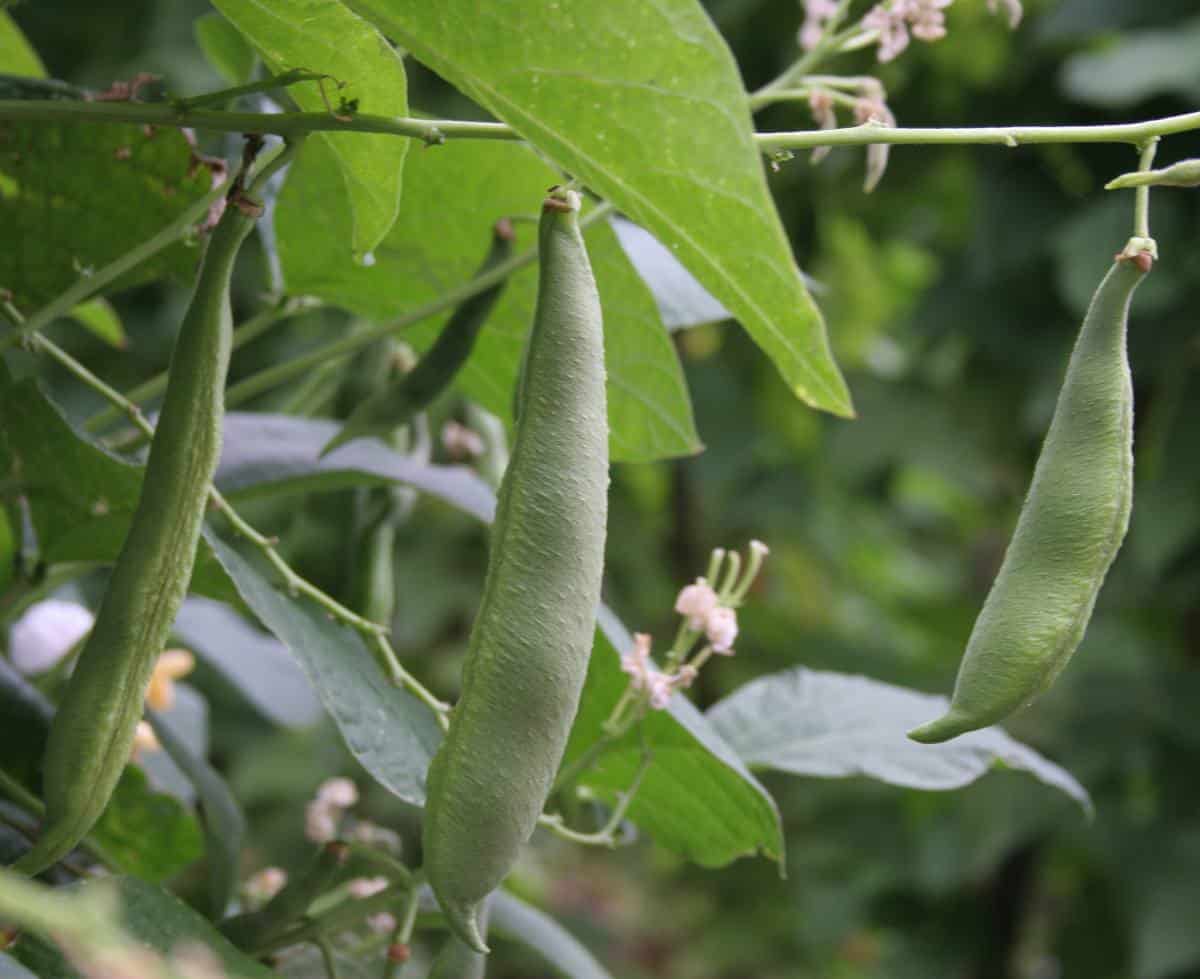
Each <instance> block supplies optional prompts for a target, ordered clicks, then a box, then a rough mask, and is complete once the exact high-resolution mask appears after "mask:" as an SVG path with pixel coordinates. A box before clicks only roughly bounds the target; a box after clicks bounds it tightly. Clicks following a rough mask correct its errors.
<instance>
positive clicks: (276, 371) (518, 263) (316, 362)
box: [225, 202, 614, 408]
mask: <svg viewBox="0 0 1200 979" xmlns="http://www.w3.org/2000/svg"><path fill="white" fill-rule="evenodd" d="M613 210H614V208H613V205H612V204H609V203H607V202H605V203H602V204H598V205H597V206H596V207H594V208H592V210H591V211H589V212H588V214H587V215H586V216H584V217H583V218H582V219H581V220H580V222H579V224H580V226H581V227H587V226H589V225H591V224H594V223H595V222H596V221H598V220H600V219H601V218H602V217H606V216H607V215H609V214H611V213H612V211H613ZM536 258H537V249H536V248H530V249H528V250H526V251H524V252H522V253H521V254H520V255H514V256H513V257H512V258H511V259H509V260H508V261H507V262H501V263H500V264H499V265H496V266H495V267H493V268H491V269H489V270H488V271H487V272H484V273H483V274H481V275H477V276H476V277H475V278H473V279H471V280H470V281H468V282H465V283H463V284H462V285H461V286H459V287H457V288H456V289H451V290H450V291H449V292H446V293H443V294H442V295H440V296H438V297H437V298H436V299H432V300H430V301H429V302H427V303H425V305H423V306H419V307H418V308H416V309H414V310H413V311H412V312H410V313H405V314H404V315H403V316H401V317H400V318H399V319H397V320H395V321H393V322H391V323H377V324H375V325H373V326H370V327H368V328H367V329H365V330H361V331H359V332H356V333H352V334H347V335H345V336H342V337H340V338H339V339H337V340H334V341H333V342H332V343H327V344H325V345H324V346H323V347H318V348H317V349H316V350H311V351H309V352H308V353H306V354H301V355H300V356H299V357H293V358H292V359H291V360H285V361H283V362H282V363H280V364H274V365H272V366H271V367H267V368H265V369H263V370H261V371H259V372H258V373H257V374H252V375H251V376H250V377H247V378H245V379H243V380H241V381H239V382H238V383H237V384H234V385H233V386H232V387H230V389H229V390H228V391H227V392H226V394H225V403H226V404H227V405H228V406H229V407H231V408H232V407H236V406H237V405H240V404H244V403H245V402H247V401H249V400H250V399H251V398H253V397H255V396H256V395H259V394H261V393H262V392H264V391H267V390H269V389H270V388H273V387H275V386H276V385H277V384H282V383H283V382H284V381H288V380H291V379H292V378H293V377H297V376H299V375H301V374H305V373H307V372H308V371H310V370H312V369H313V368H314V367H318V366H320V365H321V364H324V363H328V362H330V361H334V360H340V359H341V358H343V357H348V356H350V355H351V354H353V353H355V352H356V351H358V350H361V349H362V348H363V347H366V346H370V345H371V344H372V343H375V342H376V341H377V340H381V339H383V338H384V337H387V336H391V335H392V334H394V333H397V332H398V331H400V330H404V329H406V328H407V327H410V326H412V325H414V324H415V323H419V322H420V321H421V320H424V319H428V318H429V317H430V316H434V315H436V314H437V313H440V312H442V311H443V310H446V309H450V308H452V307H454V306H458V305H460V304H461V303H463V302H464V301H465V300H467V299H470V298H471V297H472V296H475V295H478V294H479V293H481V292H483V291H484V290H485V289H488V288H490V287H491V286H493V285H495V284H496V283H497V282H499V281H501V280H502V279H505V278H507V277H508V276H510V275H512V274H513V273H514V272H516V271H517V270H518V269H522V268H524V267H525V266H526V265H530V264H532V263H533V262H534V260H535V259H536Z"/></svg>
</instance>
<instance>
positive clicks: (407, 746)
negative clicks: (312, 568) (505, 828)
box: [213, 537, 442, 806]
mask: <svg viewBox="0 0 1200 979" xmlns="http://www.w3.org/2000/svg"><path fill="white" fill-rule="evenodd" d="M213 545H214V548H215V549H216V552H217V557H218V558H219V559H220V561H221V564H222V565H224V567H225V569H226V570H227V571H228V572H229V576H230V577H231V578H232V579H233V581H234V583H235V584H236V585H237V588H238V591H239V592H240V594H241V596H242V598H243V599H244V600H245V602H246V604H247V605H249V606H250V608H251V609H253V610H254V613H255V615H257V616H258V617H259V618H260V619H262V621H263V624H264V625H266V626H267V627H268V628H269V629H270V630H271V631H272V632H273V633H275V635H276V636H278V637H279V638H280V639H282V640H283V642H284V643H286V644H287V646H288V648H289V649H290V650H291V651H292V652H293V653H294V654H295V656H296V657H297V658H298V659H299V660H300V663H301V665H303V667H304V670H305V672H306V673H307V674H308V677H309V680H310V681H311V682H312V685H313V687H314V689H315V690H316V691H317V693H318V695H319V696H320V697H321V700H322V702H323V703H324V704H325V708H326V710H328V711H329V713H330V715H331V716H332V717H333V719H334V721H335V722H336V723H337V725H338V729H339V730H340V731H341V733H342V737H343V738H344V739H345V741H346V747H347V748H349V749H350V753H351V754H352V755H354V757H355V758H357V759H358V761H359V762H360V763H361V764H362V766H363V767H364V768H365V769H366V770H367V771H368V772H370V773H371V775H372V776H374V778H375V779H376V780H377V781H378V782H379V783H380V784H381V785H382V786H384V787H385V788H386V789H388V790H389V791H391V792H392V793H393V794H394V795H396V796H397V797H398V798H400V799H403V800H404V801H405V802H409V803H411V804H412V805H416V806H419V805H422V804H423V803H424V801H425V773H426V771H427V769H428V768H429V761H430V759H431V758H432V757H433V753H434V751H436V750H437V746H438V743H439V742H440V741H441V738H442V734H441V728H439V727H438V723H437V721H436V719H435V718H434V716H433V713H432V712H431V711H430V710H429V709H428V708H427V707H425V705H423V704H422V703H421V702H420V701H418V700H417V699H416V698H415V697H413V696H412V694H410V693H408V692H407V691H406V690H403V689H401V688H400V687H398V686H396V685H394V684H392V683H390V682H389V681H388V679H387V678H386V677H385V676H384V674H383V671H382V670H381V669H380V667H379V664H378V663H377V662H376V660H375V658H374V656H373V655H372V653H371V651H370V650H368V649H367V647H366V645H365V644H364V643H363V640H362V637H361V636H360V635H359V634H358V633H357V632H355V631H354V630H353V629H351V628H350V627H349V626H344V625H341V624H340V623H338V622H335V621H333V620H331V619H330V617H329V616H328V615H327V614H326V612H325V610H324V609H323V608H321V607H320V606H319V605H317V604H316V603H315V602H313V601H311V600H310V599H308V598H305V597H303V596H295V597H291V596H288V595H287V594H285V593H284V592H282V591H281V590H280V589H279V587H277V586H276V585H275V584H274V577H273V573H272V571H271V570H270V568H269V566H267V565H266V562H265V561H264V560H263V559H262V558H261V557H260V555H259V554H258V553H257V552H254V553H250V552H249V551H248V550H246V549H245V548H240V547H238V546H235V545H232V544H229V543H227V542H225V541H222V540H220V539H219V538H216V537H214V538H213Z"/></svg>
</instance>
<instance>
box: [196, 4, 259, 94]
mask: <svg viewBox="0 0 1200 979" xmlns="http://www.w3.org/2000/svg"><path fill="white" fill-rule="evenodd" d="M192 32H193V33H194V34H195V35H196V43H197V44H199V45H200V50H201V51H203V52H204V57H206V58H207V59H208V63H209V64H210V65H212V66H213V70H215V71H216V72H217V74H219V75H220V76H221V77H222V78H224V79H225V81H227V82H228V83H229V84H230V85H243V84H245V83H246V82H248V81H250V76H251V75H252V74H253V73H254V62H255V60H256V59H257V58H258V56H257V55H256V54H255V53H254V48H252V47H251V46H250V44H249V42H248V41H247V40H246V38H245V37H243V36H242V33H241V32H240V31H239V30H238V29H237V28H236V27H234V26H233V25H232V24H231V23H229V21H227V20H226V19H225V18H224V17H222V16H221V15H220V14H218V13H214V12H211V11H210V12H209V13H207V14H201V15H200V16H199V17H197V18H196V20H195V22H194V23H193V24H192Z"/></svg>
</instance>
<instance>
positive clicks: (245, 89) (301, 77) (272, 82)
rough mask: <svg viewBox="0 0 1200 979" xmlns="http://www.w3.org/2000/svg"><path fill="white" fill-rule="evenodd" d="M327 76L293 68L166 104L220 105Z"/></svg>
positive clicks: (178, 107) (183, 108) (182, 107)
mask: <svg viewBox="0 0 1200 979" xmlns="http://www.w3.org/2000/svg"><path fill="white" fill-rule="evenodd" d="M328 77H329V76H328V75H324V74H322V73H321V72H319V71H310V70H309V69H308V68H293V69H292V70H291V71H285V72H284V73H283V74H281V75H274V76H272V77H271V78H264V79H262V81H257V82H248V83H247V84H245V85H236V86H234V87H233V88H223V89H220V90H219V91H216V92H205V93H204V94H203V95H193V96H192V97H191V98H186V99H169V100H168V104H169V105H170V106H171V108H172V109H173V110H174V111H175V112H191V111H193V110H195V109H200V108H203V107H204V106H206V105H221V104H223V103H226V102H228V101H229V100H230V99H235V98H237V97H238V96H239V95H253V94H255V93H256V92H271V91H274V90H275V89H277V88H287V87H288V86H289V85H295V84H296V83H298V82H319V81H322V80H323V79H325V78H328Z"/></svg>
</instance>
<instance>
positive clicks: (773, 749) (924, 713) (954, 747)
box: [708, 667, 1092, 812]
mask: <svg viewBox="0 0 1200 979" xmlns="http://www.w3.org/2000/svg"><path fill="white" fill-rule="evenodd" d="M948 705H949V701H948V700H947V699H946V698H945V697H941V696H935V695H931V694H924V693H918V692H917V691H915V690H908V689H905V688H904V687H896V686H892V685H891V684H888V683H881V682H879V681H878V680H871V679H869V678H867V677H862V676H848V675H845V674H841V673H826V672H822V671H818V670H808V669H805V668H804V667H796V668H795V669H792V670H788V671H787V672H785V673H775V674H773V675H771V676H764V677H759V678H758V679H756V680H752V681H751V682H750V683H747V684H746V685H745V686H743V687H741V688H740V689H738V690H736V691H734V692H733V693H732V694H730V695H729V696H728V697H726V698H725V699H724V700H721V701H719V702H718V703H716V704H714V705H713V706H712V707H711V708H710V709H709V711H708V719H709V720H710V721H711V722H712V724H713V726H714V727H715V728H716V729H717V730H718V731H719V732H720V733H721V735H722V736H723V737H724V738H725V740H726V741H727V742H728V743H729V744H730V745H732V746H733V749H734V750H735V751H736V752H737V753H738V755H739V756H740V757H741V758H742V760H743V761H744V762H745V763H746V764H747V765H750V766H751V767H755V766H757V767H762V768H774V769H777V770H778V771H782V772H788V773H790V774H793V775H814V776H818V777H822V778H846V777H848V776H853V775H866V776H867V777H869V778H875V779H879V780H880V781H882V782H887V783H889V784H891V785H900V786H905V787H907V788H914V789H926V790H935V791H936V790H946V789H958V788H961V787H962V786H964V785H969V784H970V783H971V782H974V781H975V780H976V779H977V778H980V777H981V776H983V775H986V774H987V773H988V772H989V771H991V770H993V769H995V768H998V767H1002V768H1007V769H1013V770H1016V771H1023V772H1028V773H1029V774H1030V775H1032V776H1033V777H1034V778H1037V779H1039V780H1040V781H1042V782H1044V783H1046V784H1047V785H1049V786H1052V787H1053V788H1056V789H1058V790H1059V791H1060V792H1064V793H1066V794H1067V795H1069V796H1070V797H1071V798H1072V799H1074V800H1075V801H1076V802H1078V803H1079V804H1080V805H1081V806H1082V807H1083V808H1084V809H1085V810H1087V811H1089V812H1090V811H1091V805H1092V803H1091V799H1090V797H1089V796H1088V793H1087V790H1086V789H1085V788H1084V787H1083V786H1082V785H1080V784H1079V783H1078V782H1077V781H1076V780H1075V778H1074V776H1072V775H1071V773H1070V772H1068V771H1066V770H1065V769H1063V768H1060V767H1059V766H1058V765H1055V764H1054V763H1053V762H1051V761H1049V760H1048V759H1046V758H1043V757H1042V756H1041V755H1039V754H1038V753H1037V752H1036V751H1034V750H1033V749H1032V748H1029V747H1027V746H1026V745H1023V744H1021V743H1020V742H1019V741H1016V740H1014V739H1013V738H1011V737H1009V736H1008V735H1007V734H1006V733H1005V732H1004V731H1003V730H1001V729H1000V728H998V727H989V728H985V729H984V730H982V731H973V732H971V733H970V734H965V735H963V736H962V737H958V738H954V739H953V740H950V741H947V742H946V743H945V744H937V745H923V744H917V743H916V742H915V741H912V740H910V739H909V738H908V737H907V735H906V733H905V732H907V731H909V730H911V729H912V728H913V727H915V726H916V725H917V724H920V723H923V722H924V721H926V720H928V719H930V718H933V717H937V716H939V714H940V713H942V712H944V711H945V709H946V707H947V706H948Z"/></svg>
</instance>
